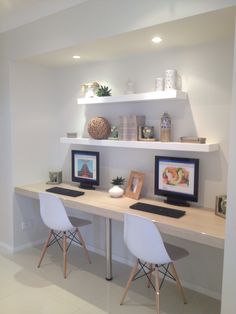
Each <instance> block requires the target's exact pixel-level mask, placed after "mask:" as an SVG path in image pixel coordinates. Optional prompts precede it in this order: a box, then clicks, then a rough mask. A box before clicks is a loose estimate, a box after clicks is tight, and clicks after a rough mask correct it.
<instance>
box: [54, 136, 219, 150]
mask: <svg viewBox="0 0 236 314" xmlns="http://www.w3.org/2000/svg"><path fill="white" fill-rule="evenodd" d="M60 142H61V143H64V144H77V145H90V146H103V147H120V148H121V147H123V148H141V149H153V150H173V151H186V152H205V153H207V152H214V151H217V150H218V149H219V144H217V143H207V144H194V143H180V142H168V143H164V142H145V141H118V140H94V139H91V138H81V137H80V138H79V137H77V138H69V137H61V138H60Z"/></svg>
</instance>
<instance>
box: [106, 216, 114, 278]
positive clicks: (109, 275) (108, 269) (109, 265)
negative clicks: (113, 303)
mask: <svg viewBox="0 0 236 314" xmlns="http://www.w3.org/2000/svg"><path fill="white" fill-rule="evenodd" d="M105 223H106V234H105V237H106V238H105V245H106V280H112V247H111V219H110V218H106V222H105Z"/></svg>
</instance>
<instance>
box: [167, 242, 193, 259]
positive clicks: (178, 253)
mask: <svg viewBox="0 0 236 314" xmlns="http://www.w3.org/2000/svg"><path fill="white" fill-rule="evenodd" d="M164 245H165V248H166V251H167V253H168V255H169V256H170V258H171V260H172V261H177V260H179V259H181V258H184V257H186V256H188V255H189V252H188V251H186V250H185V249H183V248H182V247H179V246H175V245H172V244H169V243H166V242H164Z"/></svg>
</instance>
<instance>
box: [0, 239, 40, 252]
mask: <svg viewBox="0 0 236 314" xmlns="http://www.w3.org/2000/svg"><path fill="white" fill-rule="evenodd" d="M44 242H45V239H43V240H37V241H35V242H28V243H25V244H22V245H18V246H16V247H13V246H10V245H8V244H6V243H3V242H0V252H1V253H8V254H14V253H17V252H19V251H22V250H25V249H28V248H30V247H33V246H37V245H39V244H42V243H44Z"/></svg>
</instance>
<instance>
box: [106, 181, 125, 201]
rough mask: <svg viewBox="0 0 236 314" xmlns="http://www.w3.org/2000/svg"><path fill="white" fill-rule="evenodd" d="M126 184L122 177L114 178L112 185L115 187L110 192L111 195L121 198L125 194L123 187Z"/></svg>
mask: <svg viewBox="0 0 236 314" xmlns="http://www.w3.org/2000/svg"><path fill="white" fill-rule="evenodd" d="M124 183H125V178H122V177H118V176H117V177H116V178H113V179H112V181H111V184H112V185H113V187H112V188H110V190H109V194H110V196H111V197H121V196H122V195H123V194H124V190H123V188H122V186H123V185H124Z"/></svg>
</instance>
